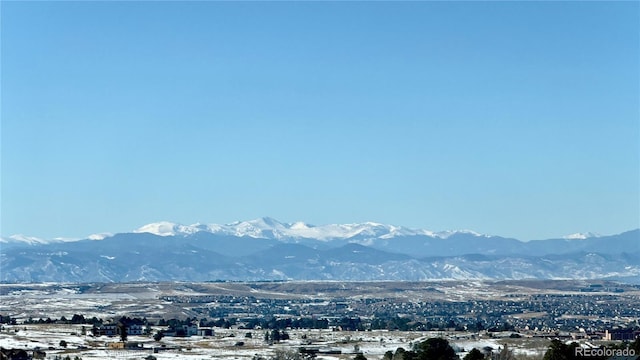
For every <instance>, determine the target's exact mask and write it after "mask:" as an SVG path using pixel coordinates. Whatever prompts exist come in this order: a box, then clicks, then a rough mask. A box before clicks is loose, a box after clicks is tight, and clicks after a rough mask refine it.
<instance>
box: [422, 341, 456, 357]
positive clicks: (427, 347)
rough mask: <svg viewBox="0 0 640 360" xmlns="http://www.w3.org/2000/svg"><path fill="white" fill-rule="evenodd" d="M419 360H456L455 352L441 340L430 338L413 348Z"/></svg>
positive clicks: (447, 343)
mask: <svg viewBox="0 0 640 360" xmlns="http://www.w3.org/2000/svg"><path fill="white" fill-rule="evenodd" d="M414 352H415V353H416V355H417V359H419V360H457V359H458V356H457V355H456V352H455V350H453V348H452V347H451V345H449V342H448V341H447V340H445V339H442V338H431V339H427V340H425V341H423V342H421V343H418V344H416V345H415V346H414Z"/></svg>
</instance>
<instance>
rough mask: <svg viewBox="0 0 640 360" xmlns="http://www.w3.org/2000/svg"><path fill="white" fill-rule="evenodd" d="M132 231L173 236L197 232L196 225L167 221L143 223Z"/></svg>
mask: <svg viewBox="0 0 640 360" xmlns="http://www.w3.org/2000/svg"><path fill="white" fill-rule="evenodd" d="M133 232H134V233H150V234H154V235H158V236H175V235H188V234H193V233H196V232H198V228H197V227H196V226H185V225H180V224H176V223H172V222H169V221H160V222H157V223H151V224H147V225H144V226H142V227H140V228H138V229H136V230H133Z"/></svg>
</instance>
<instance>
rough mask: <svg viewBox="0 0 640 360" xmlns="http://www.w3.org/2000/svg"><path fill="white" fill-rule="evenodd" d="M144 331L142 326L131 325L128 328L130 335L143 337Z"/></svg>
mask: <svg viewBox="0 0 640 360" xmlns="http://www.w3.org/2000/svg"><path fill="white" fill-rule="evenodd" d="M143 331H144V329H143V327H142V325H140V324H130V325H129V326H127V334H128V335H142V333H143Z"/></svg>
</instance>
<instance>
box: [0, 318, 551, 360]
mask: <svg viewBox="0 0 640 360" xmlns="http://www.w3.org/2000/svg"><path fill="white" fill-rule="evenodd" d="M82 326H83V325H60V324H37V325H13V326H10V325H4V326H3V330H2V331H1V332H0V347H3V348H20V349H29V350H35V349H40V350H43V351H45V352H46V353H47V357H51V358H53V356H55V355H62V356H66V355H70V356H71V358H73V357H74V356H80V357H81V358H82V359H84V360H88V359H96V360H97V359H104V360H108V359H144V358H145V357H146V356H148V355H149V354H153V356H155V357H156V358H157V359H185V360H190V359H193V360H196V359H197V360H200V359H251V358H252V357H254V356H255V355H260V356H263V357H267V356H269V355H271V354H273V353H274V351H276V350H277V349H289V350H298V349H299V348H300V347H304V346H307V347H316V348H320V349H323V350H328V349H331V350H340V351H341V353H342V354H339V355H338V354H331V355H328V354H321V355H320V356H318V359H325V360H329V359H333V360H338V359H351V358H353V356H354V355H353V354H354V351H356V349H359V350H360V351H362V352H363V353H364V355H365V356H366V357H367V358H369V359H381V358H382V356H383V355H384V353H385V352H387V351H389V350H391V351H395V350H396V349H397V348H399V347H403V348H405V349H410V348H411V345H412V344H413V343H415V342H417V341H421V340H425V339H427V338H429V337H436V336H443V335H445V336H446V334H442V333H426V332H398V331H392V332H390V331H366V332H342V331H331V330H290V331H289V332H288V333H289V334H290V336H291V339H290V340H287V341H283V342H281V343H278V344H274V345H268V344H266V343H265V341H264V340H263V336H264V331H262V330H253V331H249V330H242V329H216V333H215V335H214V336H210V337H202V336H192V337H185V338H177V337H164V338H162V339H161V340H160V341H159V342H158V341H154V340H153V338H151V337H147V336H129V338H128V341H129V342H137V343H139V344H141V349H140V350H123V349H114V348H112V347H113V346H114V345H116V344H118V343H119V338H117V337H107V336H101V337H93V336H91V335H81V334H82ZM85 329H88V326H86V325H85ZM247 333H251V335H252V336H251V338H248V337H246V334H247ZM61 341H64V342H66V344H67V346H66V348H65V347H62V346H61V345H60V343H61ZM449 341H450V343H451V344H452V345H453V346H454V348H456V349H457V350H458V351H460V355H461V356H464V354H466V352H467V351H469V350H471V349H472V348H474V347H475V348H478V349H481V348H484V347H492V348H493V349H496V350H497V349H499V348H501V347H502V346H504V345H503V344H504V342H505V341H507V340H499V339H492V338H475V337H472V336H471V335H469V336H462V337H460V335H455V336H451V337H450V338H449ZM239 342H243V344H242V345H239V344H238V343H239ZM309 343H310V344H309ZM509 343H510V345H509V346H510V348H511V349H513V350H514V352H515V353H516V354H518V353H520V354H527V355H540V354H542V353H543V352H544V350H545V346H546V343H545V342H541V341H539V342H538V343H537V344H534V345H531V344H526V340H523V342H522V346H520V347H518V346H517V345H516V346H514V345H513V342H512V341H509ZM154 349H156V352H154Z"/></svg>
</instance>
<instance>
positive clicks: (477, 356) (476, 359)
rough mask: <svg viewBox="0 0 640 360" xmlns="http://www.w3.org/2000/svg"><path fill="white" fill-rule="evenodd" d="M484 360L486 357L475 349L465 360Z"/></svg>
mask: <svg viewBox="0 0 640 360" xmlns="http://www.w3.org/2000/svg"><path fill="white" fill-rule="evenodd" d="M482 359H484V355H483V354H482V352H480V350H478V349H476V348H473V349H471V351H469V353H468V354H467V355H465V357H464V359H463V360H482Z"/></svg>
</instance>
